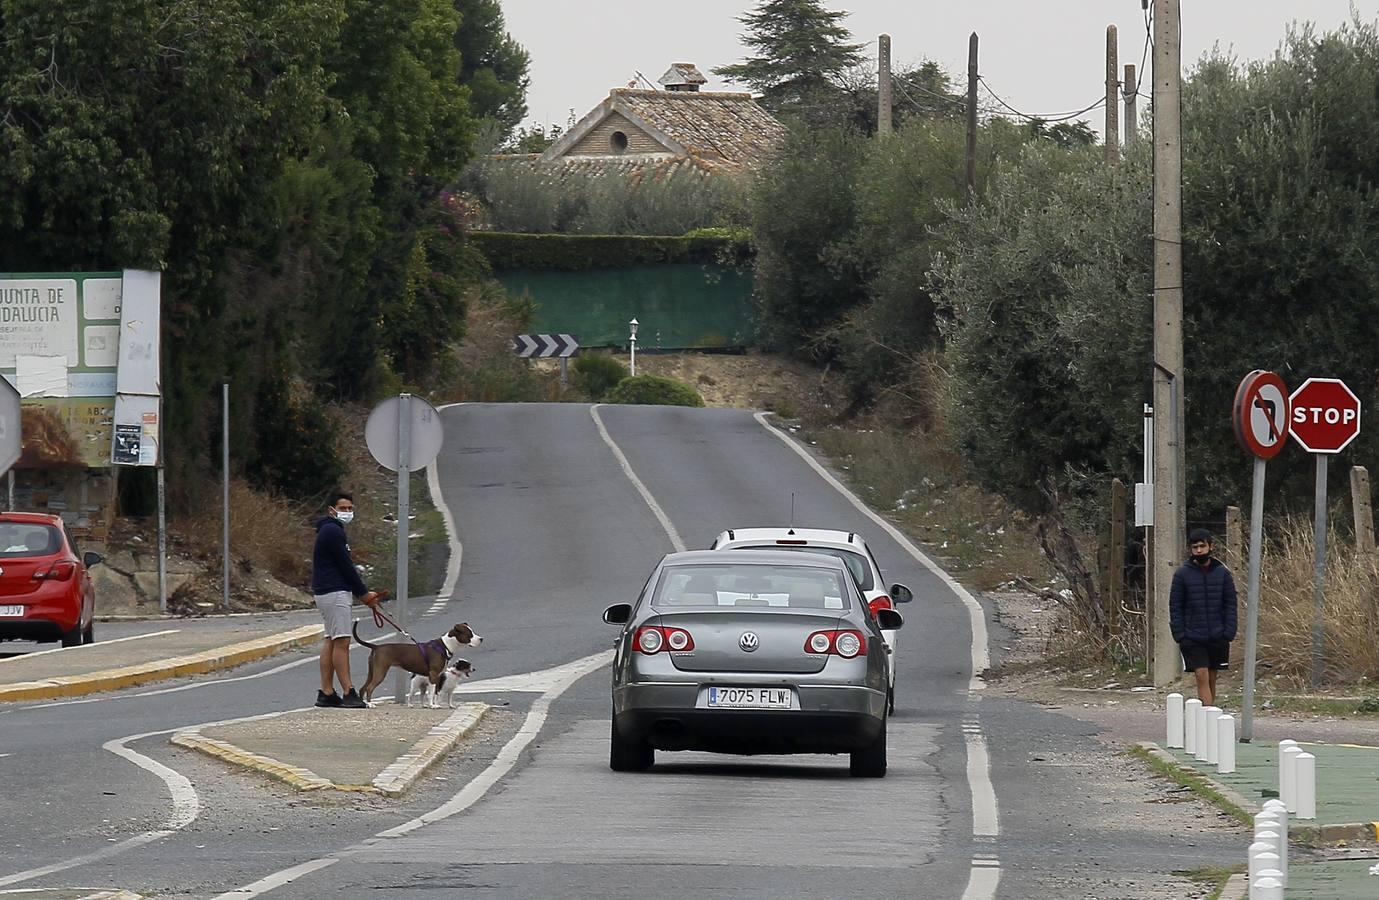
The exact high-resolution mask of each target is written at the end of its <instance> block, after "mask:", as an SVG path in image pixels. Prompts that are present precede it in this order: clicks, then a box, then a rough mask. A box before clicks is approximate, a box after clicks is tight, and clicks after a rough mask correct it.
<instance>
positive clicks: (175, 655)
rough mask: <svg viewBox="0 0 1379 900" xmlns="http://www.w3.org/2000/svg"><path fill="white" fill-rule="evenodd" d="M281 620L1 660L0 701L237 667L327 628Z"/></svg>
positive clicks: (310, 640)
mask: <svg viewBox="0 0 1379 900" xmlns="http://www.w3.org/2000/svg"><path fill="white" fill-rule="evenodd" d="M281 629H282V626H281V624H279V623H271V624H266V625H265V624H252V623H250V624H243V625H236V626H232V627H226V628H224V629H220V630H216V631H208V630H194V629H184V628H178V627H176V626H175V625H174V626H173V627H170V628H168V629H167V630H166V631H162V632H158V633H156V634H153V635H149V636H147V637H145V636H138V637H137V638H126V639H123V640H117V641H108V642H105V643H100V642H97V643H94V644H86V645H83V646H80V647H70V648H64V649H62V650H61V651H45V652H38V653H31V654H25V655H23V656H16V657H14V658H12V659H6V660H0V703H4V702H15V701H23V700H59V699H63V698H66V697H81V696H85V695H87V694H96V693H101V692H103V691H115V690H120V689H121V688H128V687H135V686H137V685H141V684H148V683H150V682H154V681H165V680H167V679H170V678H180V677H183V676H187V675H202V674H205V673H207V672H216V671H220V670H222V669H232V668H234V667H236V666H241V665H244V664H245V663H249V662H254V661H255V660H260V659H265V658H267V657H269V656H274V655H276V654H278V653H281V652H283V651H285V650H291V649H294V648H297V647H304V646H307V645H311V644H317V643H319V642H320V640H321V632H322V630H323V629H322V627H321V626H320V625H307V626H304V627H301V628H293V629H291V630H289V631H283V630H281Z"/></svg>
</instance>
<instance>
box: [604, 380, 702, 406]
mask: <svg viewBox="0 0 1379 900" xmlns="http://www.w3.org/2000/svg"><path fill="white" fill-rule="evenodd" d="M608 402H609V403H638V404H643V405H646V406H703V405H704V398H703V397H701V396H699V392H698V391H696V390H695V389H694V388H692V387H690V386H689V385H687V384H685V383H684V382H683V381H676V380H675V379H674V378H664V377H662V376H660V375H634V376H632V377H631V378H624V379H623V380H622V381H620V382H618V386H617V387H615V388H613V392H612V393H611V394H609V395H608Z"/></svg>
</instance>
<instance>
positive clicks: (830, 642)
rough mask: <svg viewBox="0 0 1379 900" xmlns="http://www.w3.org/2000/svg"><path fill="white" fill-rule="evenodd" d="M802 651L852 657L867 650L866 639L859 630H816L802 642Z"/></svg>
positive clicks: (845, 657)
mask: <svg viewBox="0 0 1379 900" xmlns="http://www.w3.org/2000/svg"><path fill="white" fill-rule="evenodd" d="M804 651H805V652H806V653H828V654H832V655H833V656H841V657H842V658H843V659H852V658H853V657H855V656H860V655H861V654H863V653H866V652H867V639H866V637H865V636H863V634H862V632H860V631H851V630H848V631H816V632H814V633H813V634H811V635H810V636H809V639H808V640H806V641H805V642H804Z"/></svg>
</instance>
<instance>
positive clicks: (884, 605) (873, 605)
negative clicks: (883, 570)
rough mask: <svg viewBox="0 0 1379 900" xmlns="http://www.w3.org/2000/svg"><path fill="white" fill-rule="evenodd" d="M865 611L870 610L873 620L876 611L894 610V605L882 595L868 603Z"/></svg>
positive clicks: (888, 598)
mask: <svg viewBox="0 0 1379 900" xmlns="http://www.w3.org/2000/svg"><path fill="white" fill-rule="evenodd" d="M867 609H869V610H871V615H872V618H873V619H874V618H876V611H877V610H878V609H895V604H894V603H892V602H891V598H890V597H887V596H886V595H885V594H882V595H881V596H880V597H877V598H876V599H875V600H873V601H871V602H870V603H868V604H867Z"/></svg>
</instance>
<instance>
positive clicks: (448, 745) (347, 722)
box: [172, 703, 489, 797]
mask: <svg viewBox="0 0 1379 900" xmlns="http://www.w3.org/2000/svg"><path fill="white" fill-rule="evenodd" d="M488 709H489V707H488V705H487V704H485V703H462V704H459V706H458V707H457V708H456V709H453V710H452V709H446V708H442V709H427V708H424V707H407V706H393V705H391V704H386V705H382V706H378V707H375V708H373V709H318V708H315V707H309V708H307V709H299V710H292V711H289V712H284V713H274V714H271V715H268V716H256V717H253V718H249V719H240V720H235V721H232V722H217V723H210V724H206V725H199V726H196V727H194V728H189V729H186V730H184V731H179V732H178V733H176V734H174V735H173V736H172V743H174V744H176V745H177V746H179V747H186V748H189V749H192V750H198V751H200V752H202V753H206V754H209V755H210V756H214V757H216V758H217V759H221V760H223V761H225V762H228V763H231V764H234V765H237V766H241V767H243V768H245V769H248V770H251V771H254V772H257V773H259V774H262V775H266V776H268V777H270V778H274V779H276V780H278V781H281V782H283V783H284V784H288V785H291V786H292V787H294V788H296V789H298V790H303V791H314V790H335V791H356V792H365V793H375V794H382V795H384V796H389V797H396V796H400V795H401V794H403V793H404V792H406V791H407V789H408V788H410V787H411V786H412V784H413V783H414V782H415V781H416V780H417V778H419V777H420V776H421V775H422V773H424V772H425V771H426V770H427V769H429V768H431V767H432V766H433V765H435V764H436V763H437V762H439V761H440V760H442V759H444V758H445V755H446V754H447V753H449V752H450V751H451V750H452V749H453V748H454V747H455V745H456V744H458V743H459V742H460V741H461V740H462V739H463V738H464V737H465V736H466V735H468V734H469V733H470V732H472V731H473V730H474V728H475V727H476V726H477V725H478V724H479V722H480V721H481V720H482V719H483V716H484V714H485V713H486V712H487V711H488Z"/></svg>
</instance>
